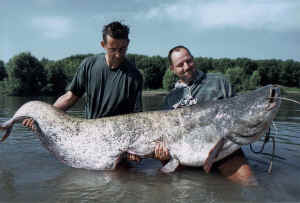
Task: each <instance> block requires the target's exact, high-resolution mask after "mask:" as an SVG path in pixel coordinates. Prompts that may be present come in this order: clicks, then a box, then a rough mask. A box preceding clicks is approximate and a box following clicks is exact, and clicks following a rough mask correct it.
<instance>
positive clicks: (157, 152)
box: [154, 142, 170, 162]
mask: <svg viewBox="0 0 300 203" xmlns="http://www.w3.org/2000/svg"><path fill="white" fill-rule="evenodd" d="M154 158H156V159H159V160H160V161H162V162H164V161H167V160H169V159H170V155H169V151H168V149H167V148H166V145H165V144H164V142H159V143H157V145H156V146H155V149H154Z"/></svg>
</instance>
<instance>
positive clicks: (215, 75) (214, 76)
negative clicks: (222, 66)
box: [206, 72, 226, 80]
mask: <svg viewBox="0 0 300 203" xmlns="http://www.w3.org/2000/svg"><path fill="white" fill-rule="evenodd" d="M206 77H207V78H209V79H215V80H224V79H226V77H225V75H224V74H222V73H219V72H215V73H207V74H206Z"/></svg>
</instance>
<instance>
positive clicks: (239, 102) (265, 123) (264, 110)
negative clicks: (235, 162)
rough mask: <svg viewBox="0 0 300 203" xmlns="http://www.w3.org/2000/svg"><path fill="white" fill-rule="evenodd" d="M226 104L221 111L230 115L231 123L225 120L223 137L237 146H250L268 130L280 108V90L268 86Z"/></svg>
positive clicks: (234, 98)
mask: <svg viewBox="0 0 300 203" xmlns="http://www.w3.org/2000/svg"><path fill="white" fill-rule="evenodd" d="M227 102H228V103H229V104H228V105H227V106H226V107H225V106H224V108H227V109H223V110H224V111H226V112H227V113H228V114H229V115H230V116H229V118H231V121H230V120H227V125H228V126H226V125H225V126H223V127H224V129H225V131H224V133H225V134H224V135H225V137H226V138H227V139H229V140H231V141H232V142H234V143H236V144H239V145H246V144H251V143H253V142H254V141H256V140H258V139H259V138H260V137H261V136H263V135H264V134H265V133H266V131H268V129H269V128H270V125H271V124H272V121H273V119H274V118H275V116H276V114H277V112H278V110H279V107H280V103H281V99H280V88H279V87H278V86H276V85H268V86H265V87H262V88H259V89H257V90H254V91H251V92H249V93H245V94H243V95H240V96H237V97H233V98H231V99H229V100H228V101H227ZM228 108H231V109H228ZM217 117H222V115H217ZM227 117H228V115H227Z"/></svg>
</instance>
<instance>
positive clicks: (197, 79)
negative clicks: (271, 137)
mask: <svg viewBox="0 0 300 203" xmlns="http://www.w3.org/2000/svg"><path fill="white" fill-rule="evenodd" d="M168 60H169V63H170V69H171V71H172V72H173V73H174V74H175V75H177V76H178V78H179V80H178V81H177V82H176V84H175V88H174V89H173V90H171V92H170V93H169V94H168V95H167V96H166V98H165V108H166V109H174V108H178V107H182V106H189V105H193V104H195V103H200V102H209V101H213V100H218V99H224V98H229V97H232V96H234V92H233V90H232V87H231V84H230V82H229V81H227V80H226V78H225V77H224V76H223V75H221V74H216V73H208V74H205V73H203V72H202V71H199V70H197V69H196V66H195V64H194V59H193V56H192V54H191V53H190V51H189V49H188V48H186V47H184V46H181V45H180V46H176V47H174V48H172V49H171V50H170V51H169V55H168ZM156 150H157V152H156V154H157V156H160V157H162V159H167V158H168V156H167V155H166V154H167V149H166V148H165V147H164V146H163V145H161V144H160V146H159V147H157V149H156ZM215 166H216V167H217V169H218V170H219V171H220V172H221V174H223V175H224V176H226V177H228V178H229V179H230V180H232V181H235V182H239V183H242V184H256V179H255V177H254V176H253V173H252V171H251V168H250V166H249V165H248V163H247V161H246V159H245V156H244V154H243V151H242V150H241V149H240V150H238V151H236V152H234V153H233V154H232V155H230V156H229V157H227V158H225V159H223V160H221V161H219V162H217V163H216V164H215Z"/></svg>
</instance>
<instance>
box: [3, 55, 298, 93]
mask: <svg viewBox="0 0 300 203" xmlns="http://www.w3.org/2000/svg"><path fill="white" fill-rule="evenodd" d="M91 55H92V54H85V55H73V56H70V57H67V58H64V59H61V60H57V61H53V60H48V59H46V58H43V59H41V60H38V59H37V58H36V57H34V56H32V55H31V53H29V52H23V53H20V54H18V55H16V56H14V57H12V58H11V59H10V60H9V61H8V63H6V64H5V63H4V62H3V61H1V60H0V93H1V94H4V95H14V96H38V95H47V96H58V95H61V94H63V93H64V92H65V88H66V86H67V85H68V84H69V83H70V81H71V80H72V78H73V76H74V74H75V72H76V70H77V68H78V67H79V65H80V63H81V61H82V60H83V59H84V58H86V57H88V56H91ZM127 58H128V59H129V60H130V61H131V62H132V63H135V64H136V66H137V67H138V69H139V70H140V71H141V73H142V75H143V77H144V89H161V88H164V89H167V90H169V89H171V88H172V87H173V85H174V82H175V81H176V77H175V76H174V74H172V72H171V71H170V70H169V68H168V66H169V64H168V60H167V57H161V56H145V55H137V54H128V55H127ZM195 64H196V67H197V69H199V70H202V71H204V72H220V73H223V74H225V75H226V77H227V78H228V79H229V80H230V81H231V83H232V84H233V86H234V88H235V90H236V92H239V91H245V90H252V89H255V88H257V87H259V86H264V85H267V84H279V85H282V86H286V87H296V88H299V87H300V62H297V61H293V60H285V61H283V60H275V59H269V60H251V59H249V58H237V59H229V58H221V59H213V58H207V57H196V58H195Z"/></svg>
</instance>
